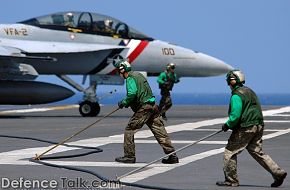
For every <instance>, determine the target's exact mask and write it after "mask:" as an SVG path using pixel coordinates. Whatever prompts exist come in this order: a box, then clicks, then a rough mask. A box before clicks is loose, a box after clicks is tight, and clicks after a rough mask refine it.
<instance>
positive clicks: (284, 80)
mask: <svg viewBox="0 0 290 190" xmlns="http://www.w3.org/2000/svg"><path fill="white" fill-rule="evenodd" d="M72 10H74V11H88V12H97V13H101V14H105V15H110V16H112V17H115V18H117V19H119V20H122V21H124V22H126V23H127V24H129V25H130V26H133V27H134V28H136V29H137V30H139V31H141V32H143V33H145V34H147V35H148V36H151V37H153V38H156V39H160V40H163V41H168V42H172V43H175V44H177V45H180V46H183V47H186V48H190V49H193V50H197V51H200V52H203V53H206V54H209V55H211V56H214V57H217V58H219V59H221V60H223V61H224V62H226V63H228V64H230V65H232V66H233V67H235V68H240V69H242V70H243V71H244V73H245V74H246V84H247V85H248V86H250V87H252V88H253V89H255V90H256V92H258V93H290V85H289V81H290V74H289V71H290V24H289V23H290V21H289V19H290V1H288V0H146V1H138V0H122V1H118V0H47V1H40V0H25V1H5V2H2V4H1V7H0V23H14V22H18V21H22V20H25V19H28V18H32V17H37V16H41V15H46V14H50V13H54V12H59V11H72ZM75 79H77V81H81V78H80V77H77V78H75ZM39 80H46V81H48V80H53V81H54V82H56V83H58V84H61V85H64V83H63V82H61V81H60V80H59V79H57V78H56V77H40V78H39ZM149 81H150V84H151V85H152V87H153V89H154V91H155V92H158V89H157V84H156V78H151V79H149ZM65 86H66V85H65ZM115 88H116V89H117V90H118V91H119V92H120V91H121V92H122V91H125V87H124V86H99V87H98V89H99V90H100V91H102V92H106V91H110V90H111V89H115ZM174 90H175V92H182V93H224V92H226V93H227V92H229V89H228V87H227V85H226V83H225V76H220V77H211V78H182V79H181V82H180V83H179V84H178V85H176V86H175V89H174Z"/></svg>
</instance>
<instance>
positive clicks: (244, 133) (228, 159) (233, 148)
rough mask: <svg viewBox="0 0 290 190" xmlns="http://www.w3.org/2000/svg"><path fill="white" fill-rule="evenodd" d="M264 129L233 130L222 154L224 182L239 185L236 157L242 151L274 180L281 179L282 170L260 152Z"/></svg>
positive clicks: (255, 127) (259, 126)
mask: <svg viewBox="0 0 290 190" xmlns="http://www.w3.org/2000/svg"><path fill="white" fill-rule="evenodd" d="M263 131H264V127H263V126H261V125H257V126H255V125H254V126H251V127H247V128H241V127H240V128H238V129H236V130H233V132H232V134H231V136H230V138H229V140H228V144H227V146H226V148H225V152H224V167H223V170H224V174H225V181H227V182H230V183H236V184H239V180H238V176H237V155H238V154H240V153H241V152H242V151H243V150H244V149H247V150H248V152H249V154H250V155H251V156H252V157H253V158H254V159H255V160H256V161H257V162H258V163H259V164H260V165H261V166H262V167H263V168H265V169H266V170H267V171H268V172H269V173H271V174H272V176H273V178H274V179H277V178H279V177H281V176H282V175H283V174H284V173H285V171H284V170H282V169H281V168H280V167H279V166H278V165H277V164H276V163H275V162H274V161H273V160H272V158H271V157H270V156H268V155H267V154H265V153H264V152H263V151H262V136H263Z"/></svg>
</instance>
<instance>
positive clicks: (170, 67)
mask: <svg viewBox="0 0 290 190" xmlns="http://www.w3.org/2000/svg"><path fill="white" fill-rule="evenodd" d="M166 69H167V70H169V69H175V64H174V63H168V64H167V65H166Z"/></svg>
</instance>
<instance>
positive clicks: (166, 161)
mask: <svg viewBox="0 0 290 190" xmlns="http://www.w3.org/2000/svg"><path fill="white" fill-rule="evenodd" d="M162 163H163V164H177V163H179V160H178V157H177V155H176V154H172V155H170V156H169V157H168V158H167V159H165V158H164V159H162Z"/></svg>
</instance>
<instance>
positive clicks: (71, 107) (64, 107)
mask: <svg viewBox="0 0 290 190" xmlns="http://www.w3.org/2000/svg"><path fill="white" fill-rule="evenodd" d="M78 107H79V105H65V106H53V107H47V108H29V109H16V110H5V111H0V115H2V114H3V115H5V114H11V113H32V112H46V111H53V110H64V109H73V108H78Z"/></svg>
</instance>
